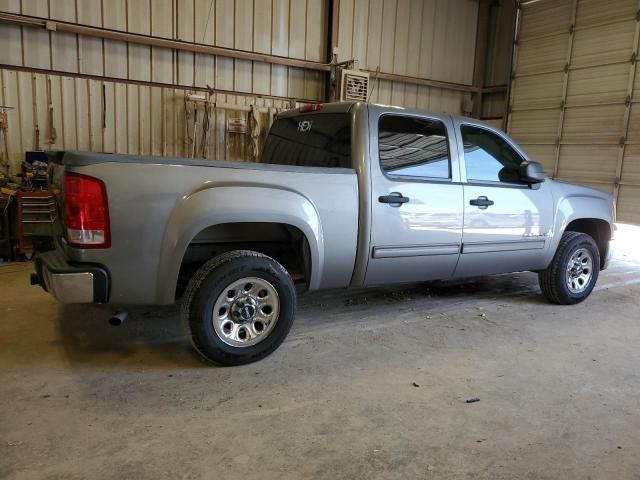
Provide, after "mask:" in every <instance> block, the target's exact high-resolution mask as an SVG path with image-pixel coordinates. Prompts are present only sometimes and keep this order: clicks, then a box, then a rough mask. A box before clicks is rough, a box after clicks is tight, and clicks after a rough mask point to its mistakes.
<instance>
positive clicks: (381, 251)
mask: <svg viewBox="0 0 640 480" xmlns="http://www.w3.org/2000/svg"><path fill="white" fill-rule="evenodd" d="M458 253H460V244H458V243H450V244H449V243H447V244H438V245H408V246H406V247H405V246H402V247H399V246H398V247H395V246H390V247H373V258H397V257H424V256H429V255H457V254H458Z"/></svg>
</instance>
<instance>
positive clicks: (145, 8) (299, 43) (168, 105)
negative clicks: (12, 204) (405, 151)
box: [0, 0, 510, 169]
mask: <svg viewBox="0 0 640 480" xmlns="http://www.w3.org/2000/svg"><path fill="white" fill-rule="evenodd" d="M328 6H329V2H328V0H82V1H80V0H55V1H54V0H0V11H3V12H13V13H19V14H25V15H32V16H35V17H40V18H43V19H52V20H57V21H64V22H71V23H79V24H84V25H90V26H95V27H100V28H108V29H111V30H116V31H123V32H130V33H136V34H141V35H151V36H154V37H161V38H168V39H176V40H182V41H188V42H196V43H202V44H207V45H215V46H220V47H229V48H235V49H242V50H247V51H253V52H257V53H265V54H273V55H279V56H283V57H290V58H297V59H304V60H311V61H316V62H326V61H327V59H328V52H327V48H328V40H329V39H328V32H327V26H328V23H329V22H328V20H329V19H328V18H327V15H328ZM499 11H501V9H497V10H496V12H499ZM338 13H339V23H338V59H339V60H350V59H355V60H357V62H358V63H359V66H360V67H361V68H366V69H370V70H373V71H375V70H376V69H379V70H380V71H381V72H384V73H395V74H399V75H406V76H414V77H419V78H428V79H432V80H441V81H447V82H453V83H461V84H466V85H470V84H471V82H472V79H473V68H474V52H475V40H476V28H477V20H478V1H477V0H388V1H387V0H371V1H368V0H342V1H341V2H340V9H339V12H338ZM500 15H503V14H500ZM503 16H504V15H503ZM452 26H455V28H452ZM492 35H493V36H492V38H493V40H492V42H493V47H491V50H492V52H493V51H494V50H495V53H492V58H493V59H494V60H492V61H491V62H492V63H491V67H490V68H489V69H488V72H489V73H488V75H489V78H491V79H492V81H494V82H498V83H500V82H506V77H508V65H506V66H505V65H503V63H506V62H505V61H504V60H505V58H506V56H507V53H505V52H507V50H505V49H504V48H501V47H500V46H501V45H502V44H501V41H500V39H504V38H506V37H508V36H509V35H510V33H509V29H508V28H506V29H505V28H502V30H500V32H497V31H496V32H492ZM505 35H506V37H505ZM0 40H1V41H2V44H3V47H5V48H2V49H0V64H2V65H4V66H5V67H7V68H6V69H5V70H2V71H1V73H2V79H1V80H2V92H3V93H2V99H3V104H8V105H11V106H15V107H16V110H15V111H12V113H10V129H11V130H12V131H13V132H14V134H13V135H9V137H10V138H11V140H10V142H9V143H10V145H9V151H10V155H11V160H12V164H13V168H14V169H17V168H18V165H19V164H20V161H21V159H22V156H23V153H24V151H25V150H31V149H34V148H56V149H60V148H63V149H86V150H94V151H99V150H105V151H114V152H119V153H140V154H161V155H189V154H190V150H189V146H190V145H191V142H192V140H191V139H192V137H193V127H192V125H191V124H190V123H189V122H188V121H187V120H186V119H187V116H188V115H189V114H190V111H189V108H190V107H189V106H188V105H186V104H185V101H184V95H185V89H188V88H194V87H196V88H199V89H202V88H205V87H207V86H209V87H212V88H213V89H217V90H225V91H228V92H235V93H237V95H232V94H218V95H217V97H216V101H217V102H218V103H222V104H226V105H227V107H228V106H229V105H238V106H239V107H242V108H241V109H240V110H238V111H233V110H230V109H228V108H218V109H214V111H213V112H212V113H211V116H210V123H211V125H212V126H211V132H212V133H211V137H210V146H209V147H210V148H208V151H207V152H206V156H207V158H214V157H217V158H228V159H230V158H238V159H247V158H249V157H250V148H249V146H248V145H249V143H245V141H244V140H242V139H243V138H244V137H241V136H239V135H238V134H227V133H226V119H227V118H235V117H233V116H234V115H241V116H245V117H246V116H247V115H248V113H247V109H248V106H249V105H254V106H262V107H270V108H285V107H286V106H287V105H289V102H286V101H284V100H278V99H262V98H257V97H255V96H252V97H249V96H244V95H243V94H245V93H246V94H253V95H266V96H278V97H285V98H288V99H291V102H292V104H295V102H296V101H306V100H323V99H324V98H325V94H326V92H325V86H326V85H325V83H326V74H324V73H321V72H316V71H310V70H304V69H300V68H295V67H287V66H283V65H270V64H267V63H262V62H257V61H255V62H251V61H246V60H237V59H236V60H234V59H232V58H227V57H215V56H211V55H205V54H196V53H192V52H186V51H177V50H172V49H166V48H161V47H150V46H146V45H139V44H127V43H126V42H122V41H117V40H110V39H101V38H95V37H89V36H78V35H75V34H69V33H64V32H54V31H46V30H38V29H33V28H29V27H17V26H12V25H8V24H2V25H1V26H0ZM499 59H502V62H501V61H500V60H499ZM11 66H15V67H19V68H24V67H32V68H37V69H41V70H46V71H51V73H52V74H51V75H46V72H43V73H41V72H37V73H30V72H25V71H16V70H11V68H10V67H11ZM66 72H68V73H70V74H84V75H87V76H90V77H91V78H84V77H82V78H80V77H79V78H76V77H73V76H64V74H65V73H66ZM135 82H141V83H140V84H138V83H135ZM142 83H144V84H142ZM371 85H372V88H371V92H370V100H371V101H373V102H379V103H385V104H394V105H399V106H407V107H413V108H420V109H425V110H431V111H434V112H442V113H451V114H460V113H463V112H462V111H463V105H465V104H469V100H470V94H468V93H464V92H459V91H452V90H445V89H441V88H435V87H426V86H422V85H416V84H412V83H404V82H397V81H396V82H391V81H389V80H383V79H377V78H375V75H372V79H371ZM49 86H50V87H49ZM177 87H180V88H177ZM49 91H51V93H48V92H49ZM493 97H495V102H494V103H492V104H491V105H495V108H496V109H497V110H496V112H498V113H496V115H498V114H500V115H501V114H502V113H503V110H504V102H503V100H502V99H501V97H500V95H498V94H495V95H493ZM493 97H491V98H493ZM49 103H51V104H52V105H53V117H52V118H53V122H51V120H49V116H48V114H47V108H48V107H47V106H48V104H49ZM491 108H493V107H491ZM200 114H201V115H202V114H203V112H200ZM51 125H53V127H55V130H56V131H57V132H58V135H57V137H56V138H51V132H52V127H51ZM45 141H49V142H53V143H49V144H45V143H44V142H45ZM227 141H229V142H230V143H229V145H227V144H226V143H225V142H227Z"/></svg>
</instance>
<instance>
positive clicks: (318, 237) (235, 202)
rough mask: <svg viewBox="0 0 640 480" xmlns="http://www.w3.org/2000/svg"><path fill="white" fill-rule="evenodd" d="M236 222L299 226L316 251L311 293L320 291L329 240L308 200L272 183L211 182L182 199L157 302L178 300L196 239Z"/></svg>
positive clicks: (167, 235)
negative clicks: (184, 268) (185, 265)
mask: <svg viewBox="0 0 640 480" xmlns="http://www.w3.org/2000/svg"><path fill="white" fill-rule="evenodd" d="M237 222H274V223H283V224H287V225H291V226H294V227H296V228H298V229H299V230H300V231H301V232H302V233H303V234H304V235H305V237H306V239H307V241H308V243H309V249H310V253H311V275H310V282H309V289H310V290H313V289H315V288H317V287H318V285H319V283H320V278H321V276H322V265H323V262H324V242H323V235H322V227H321V224H320V217H319V215H318V212H317V210H316V208H315V207H314V205H313V204H312V203H311V201H310V200H309V199H308V198H306V197H305V196H303V195H302V194H300V193H299V192H296V191H293V190H288V189H285V188H281V187H274V186H273V185H263V184H247V183H242V184H237V183H233V184H232V183H225V184H220V183H217V184H215V183H210V184H208V185H205V186H204V187H203V188H202V189H199V190H197V191H195V192H193V193H191V194H189V195H185V196H183V197H181V198H180V199H179V201H178V203H177V205H176V206H175V208H174V209H173V210H172V212H171V215H170V216H169V221H168V223H167V226H166V229H165V232H164V238H163V242H162V249H161V254H160V265H159V269H158V281H157V285H158V291H157V299H158V303H172V302H173V301H174V298H175V291H176V284H177V279H178V273H179V271H180V265H181V263H182V259H183V257H184V254H185V251H186V249H187V247H188V245H189V243H190V242H191V240H192V239H193V238H194V237H195V236H196V235H197V234H198V233H199V232H201V231H202V230H204V229H205V228H208V227H211V226H214V225H219V224H223V223H237Z"/></svg>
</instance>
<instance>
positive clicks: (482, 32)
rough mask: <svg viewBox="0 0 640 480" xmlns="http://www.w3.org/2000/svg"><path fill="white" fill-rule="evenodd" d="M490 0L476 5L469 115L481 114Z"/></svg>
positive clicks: (476, 115)
mask: <svg viewBox="0 0 640 480" xmlns="http://www.w3.org/2000/svg"><path fill="white" fill-rule="evenodd" d="M492 8H493V1H492V0H480V4H479V5H478V24H477V25H478V26H477V29H476V53H475V58H474V64H473V86H474V88H475V91H474V93H473V107H472V110H471V115H472V116H473V117H475V118H480V115H481V114H482V94H483V90H482V87H483V86H484V77H485V72H486V70H487V58H488V54H487V53H488V51H489V28H490V26H491V25H490V24H491V10H492Z"/></svg>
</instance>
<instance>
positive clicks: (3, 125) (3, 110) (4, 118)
mask: <svg viewBox="0 0 640 480" xmlns="http://www.w3.org/2000/svg"><path fill="white" fill-rule="evenodd" d="M9 110H13V107H9V106H6V105H0V131H1V132H2V151H1V153H0V159H1V160H2V162H0V166H1V167H2V170H1V171H0V174H4V175H5V176H7V177H8V176H9V175H10V174H11V168H10V166H9V143H8V141H7V130H8V129H9V115H7V112H8V111H9Z"/></svg>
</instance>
